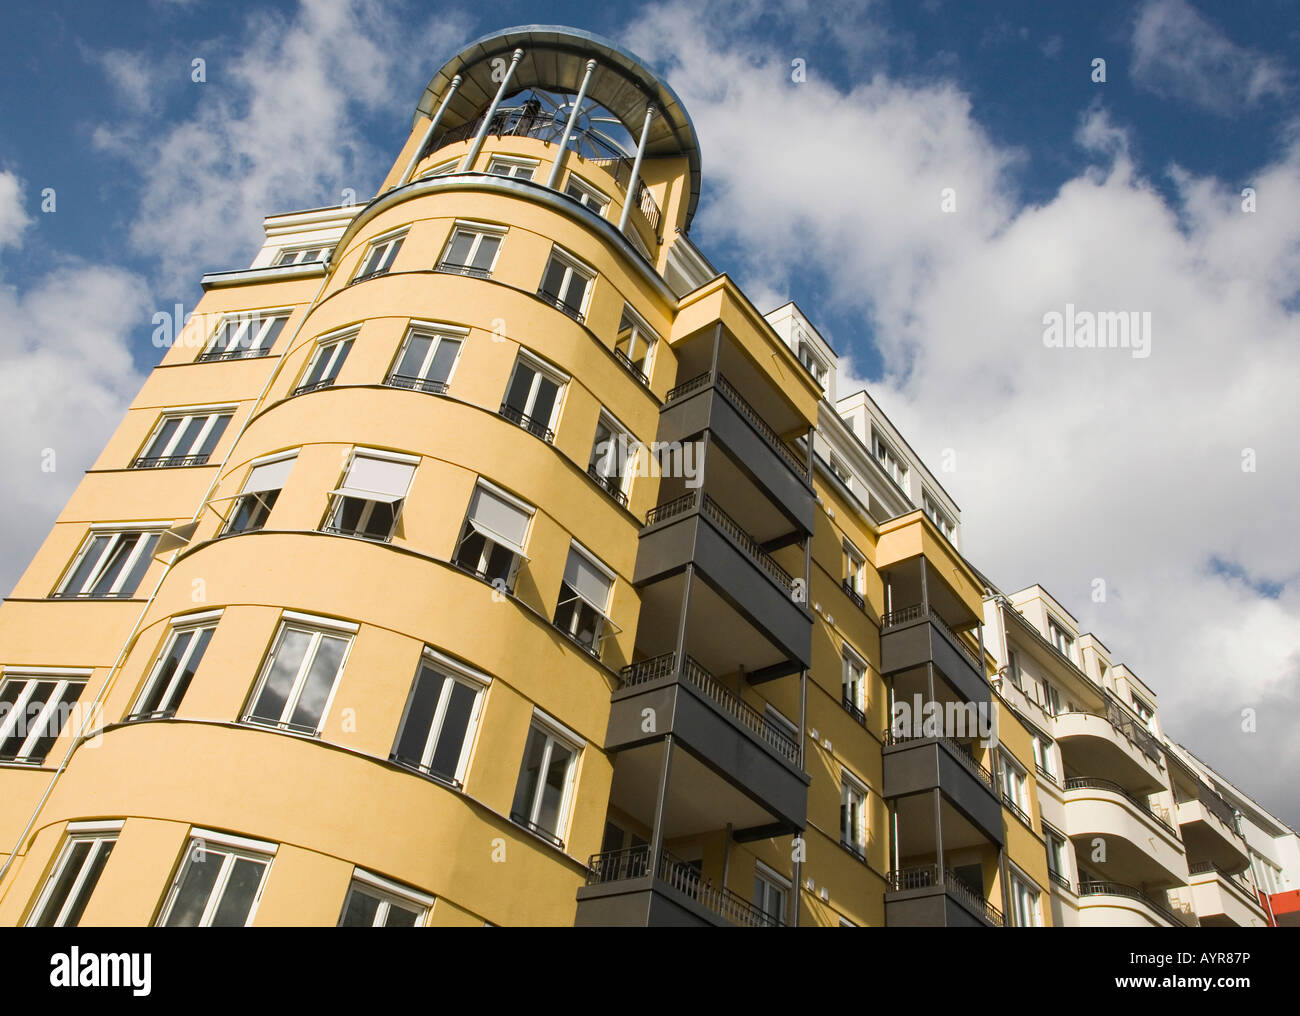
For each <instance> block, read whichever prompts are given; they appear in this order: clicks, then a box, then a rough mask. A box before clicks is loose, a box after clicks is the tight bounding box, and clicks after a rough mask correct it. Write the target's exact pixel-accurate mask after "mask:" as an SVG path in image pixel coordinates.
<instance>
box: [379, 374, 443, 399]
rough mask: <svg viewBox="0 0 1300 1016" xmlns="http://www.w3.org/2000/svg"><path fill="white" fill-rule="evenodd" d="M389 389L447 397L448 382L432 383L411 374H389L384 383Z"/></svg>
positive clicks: (427, 379)
mask: <svg viewBox="0 0 1300 1016" xmlns="http://www.w3.org/2000/svg"><path fill="white" fill-rule="evenodd" d="M384 384H386V385H388V387H389V388H404V389H406V390H407V391H411V392H426V393H428V394H429V395H446V394H447V382H446V381H432V380H430V379H429V378H424V377H413V376H411V375H409V374H389V375H388V380H386V381H385V382H384Z"/></svg>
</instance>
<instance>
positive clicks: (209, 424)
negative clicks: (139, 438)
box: [131, 409, 232, 469]
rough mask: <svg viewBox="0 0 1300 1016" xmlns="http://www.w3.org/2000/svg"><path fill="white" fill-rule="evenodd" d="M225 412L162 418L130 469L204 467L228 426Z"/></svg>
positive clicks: (228, 415)
mask: <svg viewBox="0 0 1300 1016" xmlns="http://www.w3.org/2000/svg"><path fill="white" fill-rule="evenodd" d="M231 415H232V414H231V412H230V410H228V409H222V410H216V411H214V412H211V413H181V414H176V415H168V416H164V417H163V418H162V419H161V420H160V421H159V422H158V426H157V427H155V428H154V432H153V434H151V435H150V437H149V440H148V442H147V443H146V444H145V446H144V451H142V452H141V453H140V454H139V455H138V456H136V458H135V460H134V461H133V462H132V463H131V468H132V469H149V468H158V467H160V466H161V467H168V466H202V465H204V464H206V463H207V461H208V457H209V456H210V455H211V454H212V451H213V449H214V448H216V447H217V442H218V441H220V440H221V435H222V434H224V433H225V432H226V425H227V424H228V423H230V417H231Z"/></svg>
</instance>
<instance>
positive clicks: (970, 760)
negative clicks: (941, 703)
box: [884, 727, 995, 790]
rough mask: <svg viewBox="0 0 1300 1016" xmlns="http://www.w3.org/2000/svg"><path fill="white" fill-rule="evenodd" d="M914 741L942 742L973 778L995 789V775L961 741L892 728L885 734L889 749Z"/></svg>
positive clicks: (990, 788)
mask: <svg viewBox="0 0 1300 1016" xmlns="http://www.w3.org/2000/svg"><path fill="white" fill-rule="evenodd" d="M913 741H942V742H943V743H944V744H946V745H947V746H948V747H949V748H951V749H952V753H953V754H954V755H956V756H957V760H958V761H959V762H960V763H961V764H962V765H964V766H965V767H966V768H967V769H969V770H970V773H971V775H972V776H974V777H975V778H976V779H977V780H979V781H980V782H981V783H983V784H984V786H986V787H988V788H989V790H993V789H995V788H994V785H993V774H992V773H991V772H989V770H987V769H986V768H984V766H982V765H980V764H979V761H978V760H977V759H976V758H975V756H974V755H972V754H971V750H970V749H969V748H967V747H966V746H965V745H964V744H962V743H961V742H960V741H956V740H954V739H953V738H951V737H926V736H924V735H913V734H905V733H900V732H898V731H896V730H894V729H893V728H892V727H890V728H889V729H888V730H886V731H885V734H884V742H885V745H886V746H887V747H892V746H893V745H896V744H910V743H911V742H913Z"/></svg>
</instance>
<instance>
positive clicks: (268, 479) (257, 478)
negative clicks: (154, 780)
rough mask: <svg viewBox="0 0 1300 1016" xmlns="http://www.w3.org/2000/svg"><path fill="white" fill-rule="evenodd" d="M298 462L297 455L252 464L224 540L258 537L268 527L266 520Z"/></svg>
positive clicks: (236, 500)
mask: <svg viewBox="0 0 1300 1016" xmlns="http://www.w3.org/2000/svg"><path fill="white" fill-rule="evenodd" d="M295 461H297V455H296V454H294V455H290V456H287V457H283V458H278V459H272V460H271V461H269V462H256V463H254V464H253V468H252V469H251V470H249V473H248V479H246V480H245V481H244V486H243V488H242V489H241V490H240V492H239V496H238V497H237V498H235V504H234V507H233V508H232V509H231V511H230V518H229V519H227V520H226V527H225V529H223V530H222V531H221V535H222V536H231V535H233V534H235V533H255V532H257V531H258V530H259V529H261V528H262V527H263V526H265V525H266V520H267V519H268V518H269V517H270V515H271V509H272V508H274V507H275V502H276V500H277V499H278V498H279V497H280V491H281V489H283V487H284V482H285V480H287V479H288V478H289V472H290V470H292V469H293V464H294V462H295Z"/></svg>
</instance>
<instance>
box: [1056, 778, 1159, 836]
mask: <svg viewBox="0 0 1300 1016" xmlns="http://www.w3.org/2000/svg"><path fill="white" fill-rule="evenodd" d="M1065 789H1066V790H1067V791H1070V790H1104V791H1106V792H1107V793H1110V794H1118V795H1119V796H1120V797H1122V798H1124V800H1126V801H1128V803H1129V804H1131V805H1133V807H1134V808H1136V809H1137V810H1138V811H1140V812H1142V814H1144V815H1146V816H1147V818H1149V819H1151V820H1152V821H1154V822H1159V823H1160V824H1161V825H1162V826H1164V827H1165V828H1166V829H1168V830H1169V832H1170V833H1173V831H1174V827H1173V825H1172V824H1171V823H1170V821H1169V818H1168V816H1167V815H1165V814H1163V809H1160V810H1157V809H1155V808H1152V807H1151V805H1150V804H1148V803H1147V802H1146V801H1143V800H1142V799H1141V798H1139V797H1135V796H1134V795H1133V794H1130V793H1129V792H1128V791H1127V790H1125V789H1124V788H1123V787H1121V786H1120V785H1119V784H1118V783H1116V782H1115V781H1114V780H1101V779H1096V778H1094V777H1089V776H1082V777H1072V778H1070V779H1068V780H1066V781H1065Z"/></svg>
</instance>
